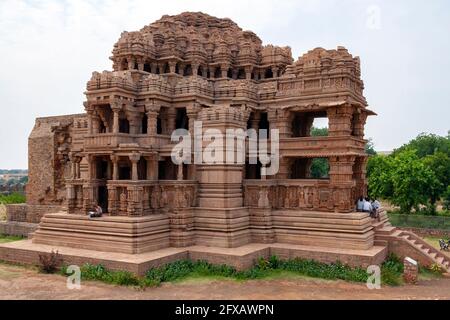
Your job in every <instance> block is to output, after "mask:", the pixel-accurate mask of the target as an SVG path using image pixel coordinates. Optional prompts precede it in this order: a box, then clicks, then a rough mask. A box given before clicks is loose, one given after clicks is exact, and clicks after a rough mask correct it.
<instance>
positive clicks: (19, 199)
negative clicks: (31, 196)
mask: <svg viewBox="0 0 450 320" xmlns="http://www.w3.org/2000/svg"><path fill="white" fill-rule="evenodd" d="M25 202H26V199H25V196H24V195H23V194H21V193H11V194H10V195H0V204H18V203H25Z"/></svg>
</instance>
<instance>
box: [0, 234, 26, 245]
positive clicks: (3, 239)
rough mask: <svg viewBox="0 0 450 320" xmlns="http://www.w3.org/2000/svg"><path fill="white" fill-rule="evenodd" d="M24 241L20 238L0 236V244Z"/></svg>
mask: <svg viewBox="0 0 450 320" xmlns="http://www.w3.org/2000/svg"><path fill="white" fill-rule="evenodd" d="M23 239H24V238H23V237H20V236H8V235H5V234H0V243H7V242H13V241H19V240H23Z"/></svg>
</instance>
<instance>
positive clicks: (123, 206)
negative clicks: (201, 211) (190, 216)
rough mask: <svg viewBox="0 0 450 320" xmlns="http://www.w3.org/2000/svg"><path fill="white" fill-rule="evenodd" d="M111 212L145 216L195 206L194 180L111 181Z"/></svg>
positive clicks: (109, 182) (109, 194) (109, 191)
mask: <svg viewBox="0 0 450 320" xmlns="http://www.w3.org/2000/svg"><path fill="white" fill-rule="evenodd" d="M107 185H108V213H109V214H111V215H122V216H144V215H150V214H155V213H160V212H164V211H171V210H176V209H181V208H190V207H192V206H194V205H195V195H196V192H197V185H196V182H194V181H188V180H184V181H172V180H165V181H148V180H146V181H128V180H127V181H120V180H119V181H108V184H107Z"/></svg>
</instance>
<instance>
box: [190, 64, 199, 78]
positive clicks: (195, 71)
mask: <svg viewBox="0 0 450 320" xmlns="http://www.w3.org/2000/svg"><path fill="white" fill-rule="evenodd" d="M198 67H199V64H198V63H195V62H193V63H192V64H191V68H192V75H193V76H194V77H196V76H198Z"/></svg>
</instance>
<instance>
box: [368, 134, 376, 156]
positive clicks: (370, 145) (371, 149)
mask: <svg viewBox="0 0 450 320" xmlns="http://www.w3.org/2000/svg"><path fill="white" fill-rule="evenodd" d="M365 150H366V153H367V154H368V155H369V156H375V155H376V154H377V152H376V151H375V146H374V144H373V141H372V138H369V140H367V143H366V147H365Z"/></svg>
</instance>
